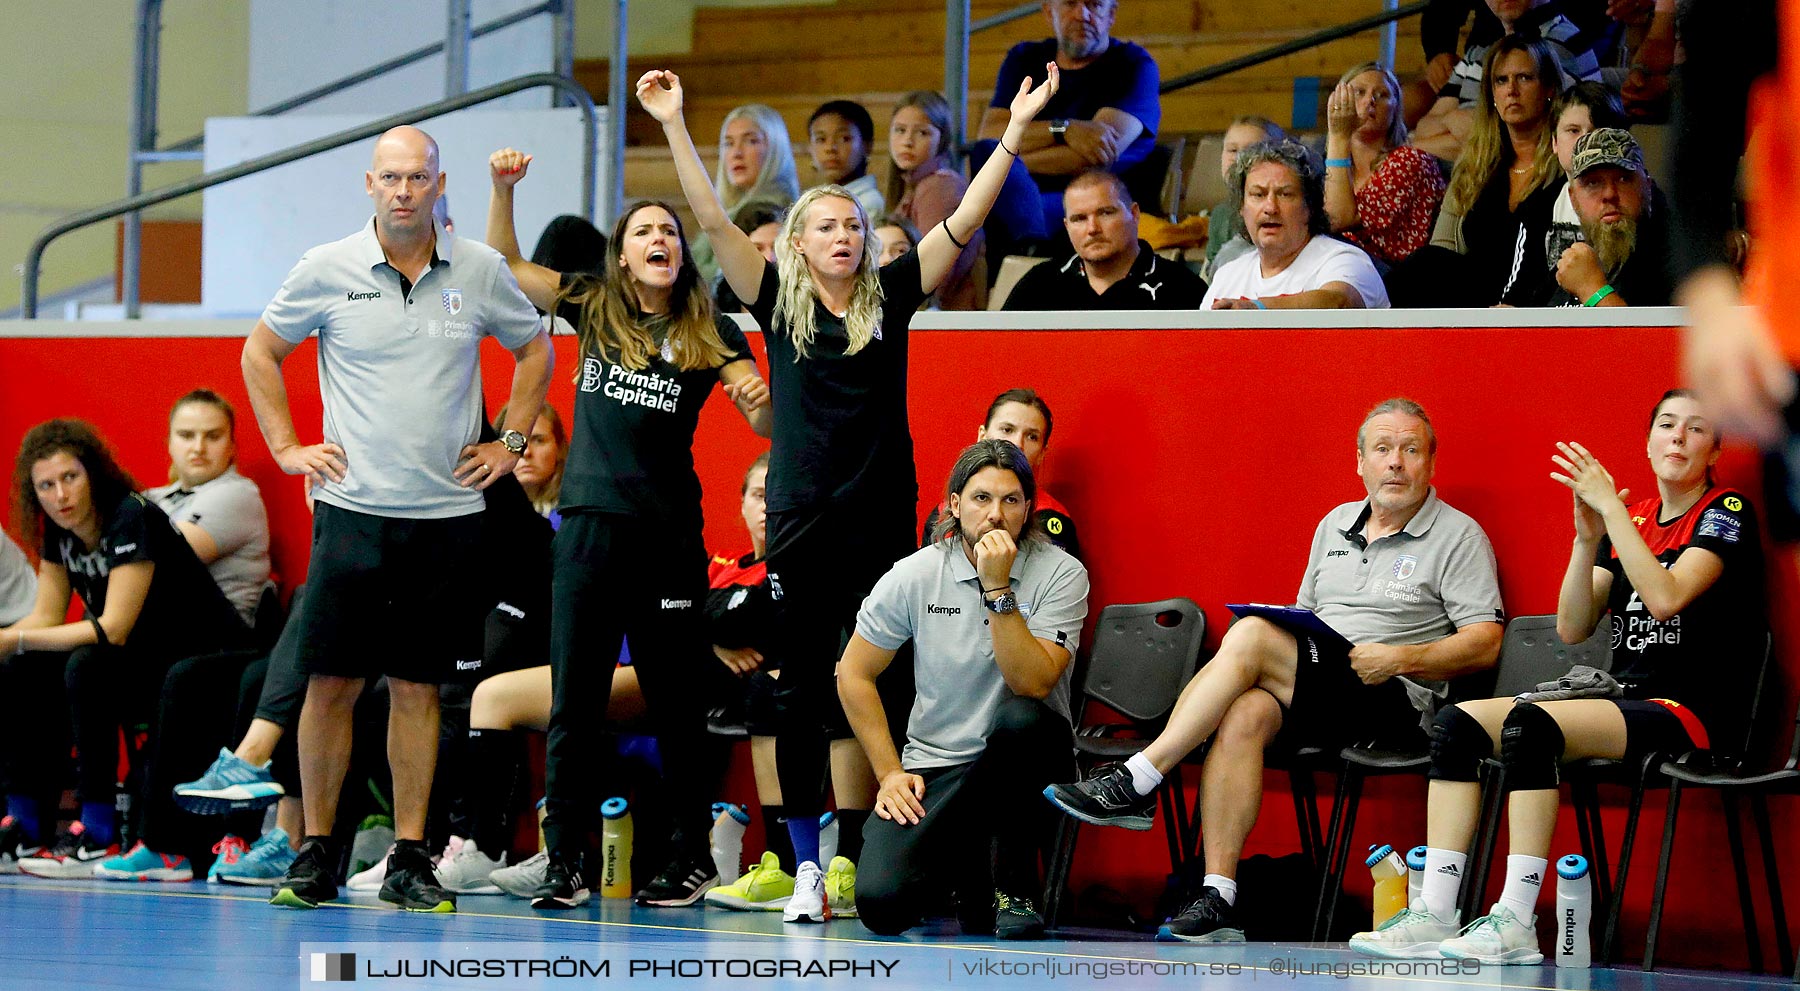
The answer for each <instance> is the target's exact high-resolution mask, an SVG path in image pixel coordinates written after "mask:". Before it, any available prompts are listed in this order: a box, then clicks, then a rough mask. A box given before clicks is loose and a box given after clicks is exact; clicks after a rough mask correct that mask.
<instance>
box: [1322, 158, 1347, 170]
mask: <svg viewBox="0 0 1800 991" xmlns="http://www.w3.org/2000/svg"><path fill="white" fill-rule="evenodd" d="M1350 166H1351V162H1350V160H1349V159H1348V158H1327V159H1326V160H1325V167H1326V168H1328V169H1347V168H1350Z"/></svg>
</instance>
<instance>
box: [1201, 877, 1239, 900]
mask: <svg viewBox="0 0 1800 991" xmlns="http://www.w3.org/2000/svg"><path fill="white" fill-rule="evenodd" d="M1200 883H1201V884H1203V885H1206V886H1207V887H1208V888H1211V889H1213V890H1214V891H1217V892H1218V893H1219V897H1220V898H1223V899H1225V904H1227V905H1236V904H1237V882H1236V881H1233V880H1232V879H1231V878H1228V877H1226V876H1225V875H1223V874H1208V875H1206V877H1205V878H1204V879H1203V880H1201V882H1200Z"/></svg>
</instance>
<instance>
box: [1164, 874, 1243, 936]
mask: <svg viewBox="0 0 1800 991" xmlns="http://www.w3.org/2000/svg"><path fill="white" fill-rule="evenodd" d="M1156 938H1157V939H1158V940H1160V941H1162V942H1164V943H1170V942H1182V943H1242V942H1243V941H1244V927H1243V926H1242V925H1241V924H1240V923H1239V922H1238V917H1237V909H1236V908H1233V907H1232V906H1231V905H1228V904H1226V902H1225V899H1224V898H1223V897H1221V896H1220V895H1219V892H1218V889H1216V888H1214V887H1212V886H1210V885H1208V886H1207V887H1206V888H1204V889H1202V890H1201V892H1200V897H1198V898H1196V899H1194V900H1193V901H1191V902H1188V903H1187V907H1185V908H1183V909H1182V910H1181V911H1180V912H1179V913H1177V914H1176V916H1175V917H1174V918H1173V919H1170V920H1169V921H1167V922H1165V923H1163V924H1162V928H1160V929H1158V930H1156Z"/></svg>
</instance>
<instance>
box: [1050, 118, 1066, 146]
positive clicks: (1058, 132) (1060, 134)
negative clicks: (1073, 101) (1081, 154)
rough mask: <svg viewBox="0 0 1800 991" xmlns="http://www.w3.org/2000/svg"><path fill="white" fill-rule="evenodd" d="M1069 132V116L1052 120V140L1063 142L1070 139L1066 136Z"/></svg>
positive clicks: (1058, 142)
mask: <svg viewBox="0 0 1800 991" xmlns="http://www.w3.org/2000/svg"><path fill="white" fill-rule="evenodd" d="M1068 133H1069V119H1068V118H1067V117H1058V118H1056V119H1055V120H1052V121H1051V122H1050V140H1052V141H1054V142H1056V143H1057V144H1063V143H1065V142H1066V141H1067V140H1068V138H1067V137H1066V135H1067V134H1068Z"/></svg>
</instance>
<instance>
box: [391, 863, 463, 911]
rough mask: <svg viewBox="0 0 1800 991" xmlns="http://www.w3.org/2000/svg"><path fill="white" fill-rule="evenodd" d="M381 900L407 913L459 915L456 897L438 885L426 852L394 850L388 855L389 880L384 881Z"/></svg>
mask: <svg viewBox="0 0 1800 991" xmlns="http://www.w3.org/2000/svg"><path fill="white" fill-rule="evenodd" d="M380 897H381V900H382V901H384V902H388V903H390V904H394V905H398V906H400V907H401V908H403V909H406V910H407V911H408V912H435V913H438V914H440V915H441V914H445V913H449V912H454V911H456V896H455V895H453V894H451V893H450V892H448V891H445V890H444V888H443V886H442V885H440V884H438V879H437V874H436V872H434V871H433V870H432V869H431V858H430V856H428V855H427V854H426V853H425V852H424V851H423V850H408V849H402V848H398V847H397V848H395V850H394V852H393V853H390V854H388V869H387V877H385V878H383V879H382V881H381V895H380Z"/></svg>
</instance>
